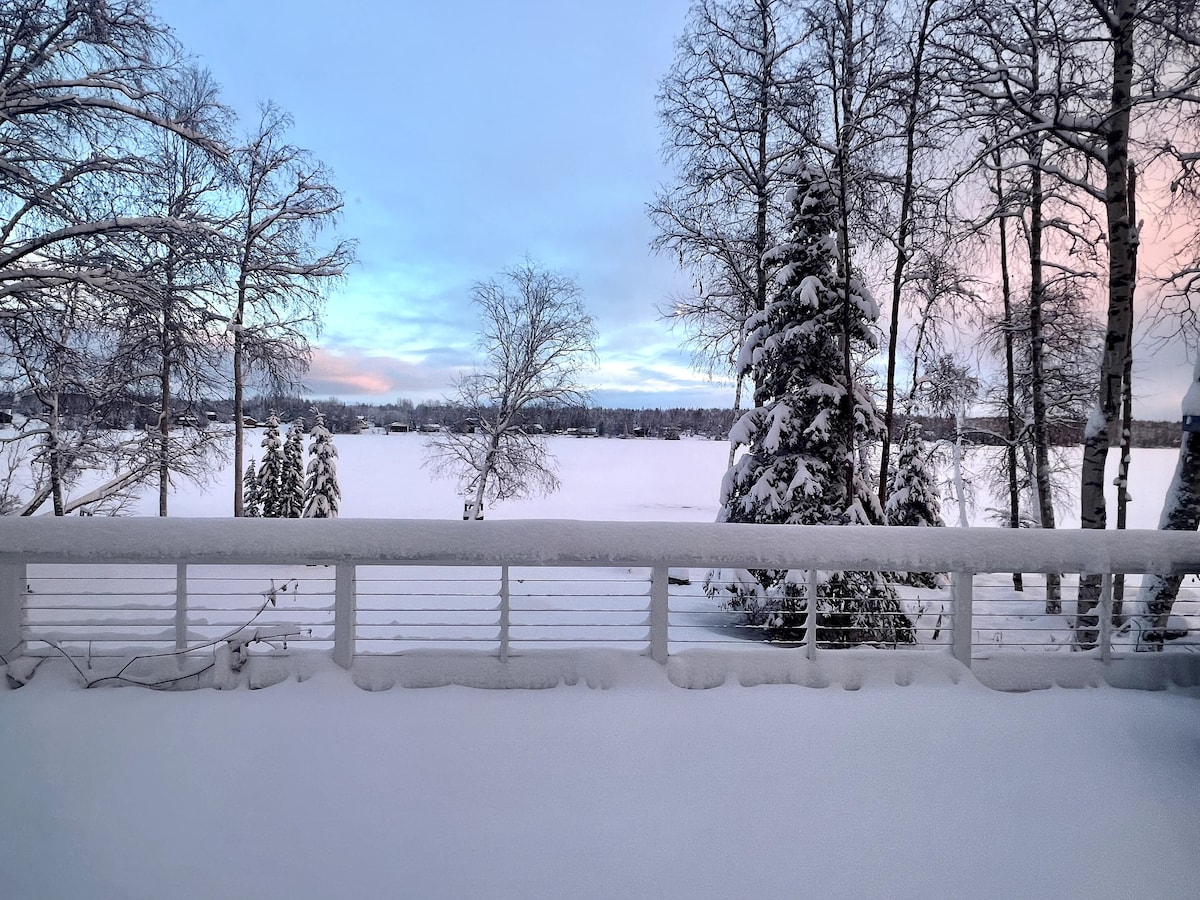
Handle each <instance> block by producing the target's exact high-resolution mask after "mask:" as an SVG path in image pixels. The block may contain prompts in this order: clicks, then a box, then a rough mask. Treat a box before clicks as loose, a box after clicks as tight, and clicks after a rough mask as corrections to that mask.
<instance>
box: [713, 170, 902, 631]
mask: <svg viewBox="0 0 1200 900" xmlns="http://www.w3.org/2000/svg"><path fill="white" fill-rule="evenodd" d="M794 178H795V180H794V184H793V187H792V188H791V189H790V190H789V192H788V193H789V197H788V207H789V209H790V217H789V222H788V229H787V241H786V243H784V244H782V245H781V246H779V247H776V248H774V249H773V250H772V251H771V253H772V255H773V256H775V257H776V261H777V262H778V263H779V264H780V265H779V270H778V275H777V276H776V285H775V290H774V296H773V297H772V299H771V300H770V301H769V302H768V304H767V307H766V309H764V310H762V311H761V312H758V313H755V314H753V315H752V316H751V317H750V318H749V319H748V320H747V322H746V329H745V333H746V342H745V345H744V346H743V348H742V352H741V355H740V358H739V361H738V366H739V369H740V370H741V371H742V372H745V373H747V374H749V375H750V376H751V378H752V379H753V382H754V408H753V409H750V410H749V411H747V412H746V413H745V414H744V415H743V416H742V418H741V419H740V420H739V421H738V422H737V424H736V425H735V426H734V428H733V431H732V432H731V434H730V438H731V440H733V441H734V442H735V443H737V444H739V445H744V446H746V447H747V452H746V453H744V454H743V455H742V456H741V457H740V458H739V459H738V460H737V462H736V463H734V465H733V466H732V467H731V468H730V470H729V471H728V473H727V474H726V476H725V480H724V483H723V484H722V487H721V511H720V513H719V514H718V521H722V522H755V523H768V524H780V525H785V524H795V525H844V524H862V525H865V524H873V523H879V522H881V521H882V519H883V512H882V510H881V509H880V507H879V502H878V498H877V497H876V496H875V492H874V491H873V490H872V489H871V488H870V487H869V486H868V485H867V483H866V481H865V480H864V479H863V478H862V475H861V473H859V472H854V473H853V474H852V476H851V477H850V478H847V477H846V476H847V472H846V467H847V466H849V465H853V463H854V461H855V460H856V459H857V457H858V453H857V448H858V446H859V444H860V443H861V442H863V441H866V440H869V439H872V438H876V437H878V436H879V435H880V432H881V425H880V422H879V418H878V415H877V414H876V411H875V408H874V405H873V403H872V401H871V397H870V395H869V394H868V393H867V392H866V391H865V390H863V389H862V388H861V387H859V386H856V385H850V386H848V385H847V384H846V378H845V374H844V372H845V367H844V357H843V352H842V341H843V340H848V341H849V343H850V350H851V352H852V353H853V354H854V355H855V356H858V357H861V356H862V355H864V354H865V353H866V352H868V351H869V350H870V349H871V348H872V347H873V346H874V335H873V333H872V330H871V322H872V321H873V320H874V319H875V318H876V317H877V316H878V308H877V307H876V305H875V303H874V301H873V300H872V299H871V298H870V296H869V295H868V294H867V293H866V291H865V290H864V289H863V287H862V286H861V285H860V284H859V282H858V280H857V279H856V278H853V276H846V275H843V274H842V267H841V266H840V265H839V260H838V256H837V239H836V234H835V229H836V219H835V216H836V197H835V195H834V191H833V188H832V186H831V185H830V184H829V183H828V182H827V181H825V180H823V179H819V178H817V177H814V175H813V174H812V173H811V172H809V171H808V170H807V169H804V168H799V167H798V168H797V171H796V172H795V176H794ZM847 277H849V282H848V283H847V281H846V280H845V279H846V278H847ZM847 288H848V290H847ZM846 298H849V306H848V308H847V305H846V303H845V299H846ZM847 403H850V404H852V405H851V406H850V408H849V409H847ZM847 412H849V413H851V415H849V416H848V415H847ZM851 421H852V422H853V424H852V425H851V424H850V423H851ZM807 575H808V573H806V572H787V571H777V570H765V569H752V570H739V571H736V572H714V573H711V574H710V575H709V578H708V581H707V584H706V589H707V591H708V593H709V595H710V596H719V597H722V598H724V603H725V605H726V606H727V607H728V608H730V609H734V610H740V611H742V612H743V613H745V616H746V620H747V624H749V625H751V626H754V627H759V628H762V629H764V633H766V634H767V635H769V636H770V637H773V638H782V639H787V640H801V639H803V638H804V636H805V631H806V624H807V622H806V620H807V609H806V600H805V597H804V591H805V588H804V585H805V582H806V581H807ZM817 593H818V598H819V601H818V606H817V619H816V622H817V640H818V641H820V642H821V643H823V644H826V645H831V646H849V645H853V644H862V643H868V642H885V643H911V642H912V641H913V630H912V624H911V622H909V620H908V618H907V617H906V616H905V615H904V612H903V610H902V609H901V607H900V603H899V601H898V600H897V599H896V596H895V593H894V592H893V591H892V589H891V588H890V587H889V586H888V585H887V583H886V582H885V581H884V580H883V578H882V577H881V576H880V575H879V574H878V573H875V572H821V573H818V591H817Z"/></svg>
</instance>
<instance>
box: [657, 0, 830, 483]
mask: <svg viewBox="0 0 1200 900" xmlns="http://www.w3.org/2000/svg"><path fill="white" fill-rule="evenodd" d="M797 24H798V15H797V9H796V4H795V3H794V2H793V0H697V2H696V3H694V4H693V6H692V8H691V11H690V14H689V19H688V24H687V29H686V31H685V33H684V35H683V36H682V37H681V38H680V39H679V41H678V43H677V45H676V54H675V62H674V64H673V66H672V67H671V71H670V72H669V73H668V74H667V76H666V77H665V78H664V79H663V82H662V86H661V89H660V93H659V97H658V101H659V110H660V112H659V115H660V118H661V120H662V126H663V132H664V137H663V152H664V155H665V156H666V158H667V160H668V161H670V162H672V163H673V164H674V165H675V167H676V170H677V172H678V175H677V180H676V181H675V183H674V184H672V185H670V186H668V187H666V188H664V189H663V190H662V191H660V193H659V194H658V196H657V197H655V199H654V202H653V203H652V204H651V206H650V218H651V220H652V221H653V222H654V225H655V227H656V228H657V229H658V236H657V237H656V238H655V239H654V242H653V247H654V248H655V249H656V250H658V251H661V252H670V253H672V254H674V255H676V256H677V258H678V260H679V264H680V266H681V268H684V269H686V270H687V271H689V272H690V273H691V275H692V277H693V291H692V293H691V294H690V295H689V296H686V297H680V298H676V299H675V301H674V302H673V303H672V304H671V305H670V306H669V307H668V308H667V310H666V315H667V316H668V317H669V318H671V319H673V320H675V321H678V322H680V323H681V324H682V325H683V327H684V328H686V329H687V330H688V331H689V332H690V335H691V338H690V339H691V343H692V346H693V347H694V349H695V350H696V356H697V358H698V360H700V361H702V363H703V364H704V366H705V367H706V368H708V369H709V370H710V371H713V370H718V371H724V372H728V373H730V374H735V373H734V362H735V359H736V357H737V353H738V350H739V349H740V347H741V345H742V342H743V337H744V334H743V330H744V327H745V323H746V320H747V319H748V318H749V317H750V316H751V315H752V314H753V313H755V312H761V311H762V310H763V309H765V308H766V305H767V296H768V291H769V289H770V280H771V276H772V273H771V270H770V267H769V262H768V260H767V259H766V251H767V250H768V248H770V247H772V246H774V244H775V243H776V239H777V237H778V233H779V228H780V225H781V221H782V218H781V217H782V205H781V204H782V194H783V186H784V185H785V182H786V171H787V168H788V165H789V163H790V162H791V161H792V160H793V159H794V158H795V157H796V156H797V154H798V153H799V152H800V140H799V128H798V123H799V120H800V119H801V118H802V116H803V115H804V113H805V111H806V109H807V101H806V99H805V96H804V95H805V90H804V82H803V80H802V78H801V75H800V71H799V67H798V62H799V59H798V49H799V45H800V39H799V37H798V35H797V34H796V30H795V26H796V25H797ZM735 377H736V379H737V381H736V384H737V389H736V394H735V399H734V408H735V409H737V408H739V407H740V406H741V392H742V379H741V375H740V374H735ZM731 453H732V450H731ZM731 462H732V458H731Z"/></svg>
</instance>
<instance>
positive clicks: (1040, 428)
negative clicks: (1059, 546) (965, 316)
mask: <svg viewBox="0 0 1200 900" xmlns="http://www.w3.org/2000/svg"><path fill="white" fill-rule="evenodd" d="M1041 160H1042V145H1041V142H1040V140H1039V142H1038V145H1037V149H1036V150H1035V152H1034V164H1033V168H1032V171H1031V172H1030V179H1031V188H1030V200H1029V370H1030V371H1029V382H1030V384H1029V388H1030V394H1031V395H1032V396H1031V399H1032V406H1033V455H1034V473H1033V475H1034V486H1035V489H1036V491H1037V502H1038V518H1039V519H1040V521H1041V526H1042V527H1043V528H1053V527H1054V495H1053V490H1052V486H1051V483H1050V430H1049V428H1048V426H1047V423H1046V374H1045V364H1044V361H1043V353H1044V349H1045V343H1046V336H1045V330H1044V327H1043V322H1042V305H1043V303H1044V302H1045V299H1046V283H1045V280H1044V277H1043V268H1042V240H1043V222H1042V215H1043V213H1042V207H1043V204H1044V202H1045V195H1044V194H1043V191H1042V169H1041ZM1060 612H1062V577H1061V576H1060V575H1059V574H1058V573H1054V572H1048V573H1046V613H1047V614H1048V615H1057V614H1058V613H1060Z"/></svg>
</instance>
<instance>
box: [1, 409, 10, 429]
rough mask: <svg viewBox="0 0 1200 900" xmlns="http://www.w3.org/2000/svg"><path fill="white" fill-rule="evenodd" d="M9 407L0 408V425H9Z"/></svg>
mask: <svg viewBox="0 0 1200 900" xmlns="http://www.w3.org/2000/svg"><path fill="white" fill-rule="evenodd" d="M12 417H13V411H12V410H11V409H0V425H11V424H12V420H13V418H12Z"/></svg>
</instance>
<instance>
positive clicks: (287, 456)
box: [279, 419, 304, 519]
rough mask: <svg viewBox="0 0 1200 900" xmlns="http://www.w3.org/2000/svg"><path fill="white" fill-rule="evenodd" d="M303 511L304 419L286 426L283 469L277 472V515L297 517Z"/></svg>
mask: <svg viewBox="0 0 1200 900" xmlns="http://www.w3.org/2000/svg"><path fill="white" fill-rule="evenodd" d="M303 512H304V420H303V419H296V421H295V422H293V423H292V425H291V427H290V428H288V433H287V440H286V441H285V442H284V445H283V469H282V471H281V472H280V473H279V517H280V518H282V519H298V518H300V514H301V513H303Z"/></svg>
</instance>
